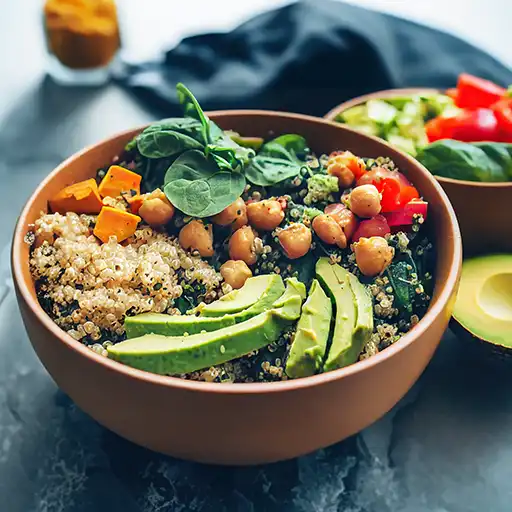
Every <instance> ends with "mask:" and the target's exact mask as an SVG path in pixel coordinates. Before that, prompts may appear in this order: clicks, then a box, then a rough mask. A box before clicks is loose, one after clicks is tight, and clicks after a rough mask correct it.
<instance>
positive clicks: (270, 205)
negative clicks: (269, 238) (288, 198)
mask: <svg viewBox="0 0 512 512" xmlns="http://www.w3.org/2000/svg"><path fill="white" fill-rule="evenodd" d="M247 217H248V218H249V224H250V225H251V226H254V227H255V228H256V229H261V230H262V231H272V230H273V229H275V228H277V226H279V224H281V222H283V219H284V212H283V208H282V206H281V203H280V202H279V201H277V200H275V199H265V200H263V201H257V202H256V201H255V202H254V203H249V204H248V205H247Z"/></svg>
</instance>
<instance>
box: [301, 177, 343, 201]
mask: <svg viewBox="0 0 512 512" xmlns="http://www.w3.org/2000/svg"><path fill="white" fill-rule="evenodd" d="M338 191H339V185H338V178H337V177H336V176H330V175H328V174H314V175H313V176H311V178H308V193H307V195H306V197H304V204H307V205H309V204H312V203H319V202H322V201H327V200H328V199H329V196H330V195H331V194H333V193H334V192H338Z"/></svg>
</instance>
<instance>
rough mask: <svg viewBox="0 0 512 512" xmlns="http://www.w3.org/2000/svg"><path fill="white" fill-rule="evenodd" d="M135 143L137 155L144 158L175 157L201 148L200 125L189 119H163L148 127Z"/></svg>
mask: <svg viewBox="0 0 512 512" xmlns="http://www.w3.org/2000/svg"><path fill="white" fill-rule="evenodd" d="M136 141H137V149H138V150H139V153H140V154H141V155H142V156H145V157H146V158H167V157H170V156H175V155H178V154H180V153H183V152H184V151H186V150H188V149H199V148H202V147H203V144H202V143H201V142H200V141H201V123H199V121H196V120H195V119H190V118H170V119H164V120H162V121H159V122H157V123H153V124H152V125H150V126H148V127H147V128H146V129H145V130H144V131H143V132H142V133H141V134H140V135H138V136H137V138H136Z"/></svg>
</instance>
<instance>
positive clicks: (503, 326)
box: [453, 254, 512, 355]
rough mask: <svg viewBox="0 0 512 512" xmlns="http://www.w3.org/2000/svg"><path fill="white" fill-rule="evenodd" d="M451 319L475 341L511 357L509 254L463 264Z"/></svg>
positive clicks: (511, 266) (511, 257)
mask: <svg viewBox="0 0 512 512" xmlns="http://www.w3.org/2000/svg"><path fill="white" fill-rule="evenodd" d="M453 318H454V319H455V321H456V322H457V323H458V324H459V326H461V327H462V328H463V329H465V331H466V332H467V333H469V334H470V335H471V336H472V337H473V338H474V339H477V340H479V341H481V342H484V343H485V344H487V345H488V346H489V345H491V347H492V348H493V350H494V351H496V352H500V353H501V355H512V254H491V255H485V256H478V257H474V258H470V259H467V260H465V261H464V263H463V264H462V274H461V279H460V286H459V292H458V294H457V299H456V302H455V306H454V310H453Z"/></svg>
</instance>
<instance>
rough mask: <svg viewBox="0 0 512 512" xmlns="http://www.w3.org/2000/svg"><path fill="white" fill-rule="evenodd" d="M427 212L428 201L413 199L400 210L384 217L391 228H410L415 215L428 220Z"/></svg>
mask: <svg viewBox="0 0 512 512" xmlns="http://www.w3.org/2000/svg"><path fill="white" fill-rule="evenodd" d="M427 212H428V203H427V202H426V201H422V200H421V199H413V200H412V201H410V202H409V203H407V204H406V205H405V206H404V207H403V208H401V209H400V210H396V211H394V212H389V213H385V214H384V217H385V218H386V220H387V222H388V226H389V227H393V226H409V225H411V224H412V223H413V220H414V219H413V217H414V215H416V214H421V215H423V217H424V218H427Z"/></svg>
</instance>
